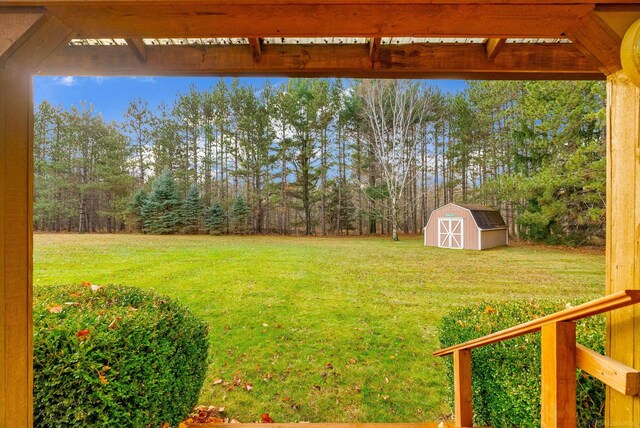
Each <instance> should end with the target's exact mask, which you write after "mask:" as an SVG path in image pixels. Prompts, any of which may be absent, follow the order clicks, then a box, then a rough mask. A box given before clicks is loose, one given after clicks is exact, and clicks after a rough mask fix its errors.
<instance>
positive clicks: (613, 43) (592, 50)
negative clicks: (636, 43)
mask: <svg viewBox="0 0 640 428" xmlns="http://www.w3.org/2000/svg"><path fill="white" fill-rule="evenodd" d="M566 35H567V37H568V38H569V39H570V40H571V42H572V43H573V44H574V45H575V47H576V48H577V49H578V50H580V52H582V53H583V54H584V55H585V56H587V57H588V58H590V59H591V60H592V61H593V62H594V64H597V65H598V68H599V69H600V71H602V72H603V73H604V74H606V75H609V74H612V73H615V72H616V71H619V70H620V69H622V65H621V64H620V44H621V43H622V40H621V38H620V36H619V35H618V34H617V33H616V32H615V31H614V30H613V29H612V28H611V27H609V26H608V25H607V24H606V22H604V20H602V18H600V17H599V16H598V15H597V14H596V13H595V12H591V13H589V14H588V15H586V16H584V17H582V18H580V19H578V21H576V23H575V24H573V25H572V26H571V27H569V28H568V29H567V31H566Z"/></svg>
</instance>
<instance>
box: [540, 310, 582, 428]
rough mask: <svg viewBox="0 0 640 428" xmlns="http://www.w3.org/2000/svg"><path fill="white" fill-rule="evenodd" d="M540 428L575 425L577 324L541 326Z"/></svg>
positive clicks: (573, 426) (563, 323) (566, 322)
mask: <svg viewBox="0 0 640 428" xmlns="http://www.w3.org/2000/svg"><path fill="white" fill-rule="evenodd" d="M540 401H541V406H542V417H541V420H540V421H541V426H542V427H543V428H552V427H553V428H575V426H576V325H575V323H574V322H570V321H564V322H556V323H553V324H547V325H545V326H544V327H542V394H541V398H540Z"/></svg>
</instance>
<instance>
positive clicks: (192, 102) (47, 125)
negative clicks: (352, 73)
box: [34, 79, 606, 244]
mask: <svg viewBox="0 0 640 428" xmlns="http://www.w3.org/2000/svg"><path fill="white" fill-rule="evenodd" d="M604 104H605V94H604V86H603V85H602V84H601V83H600V82H489V81H473V82H468V83H467V86H466V88H465V89H464V90H463V91H462V92H460V93H455V94H451V93H447V92H442V91H441V90H439V89H438V88H436V87H432V86H429V85H428V84H426V82H422V81H375V80H374V81H369V80H364V81H360V80H354V81H344V80H337V79H290V80H287V81H286V82H285V83H283V84H281V85H279V86H274V85H272V84H270V83H268V82H267V83H265V84H264V85H262V86H261V87H254V86H251V85H244V84H242V83H241V82H240V81H239V80H234V81H232V82H231V83H228V82H227V81H225V80H222V79H220V80H218V81H217V82H216V83H215V85H214V86H213V87H211V88H210V89H208V90H198V89H197V88H196V87H195V86H192V87H191V88H190V89H189V91H187V92H185V93H179V94H177V95H176V97H175V98H174V99H173V100H170V101H169V100H167V101H166V102H162V103H160V105H158V106H157V107H155V108H152V107H151V106H150V105H149V103H148V102H147V101H146V100H144V99H134V100H131V102H130V104H129V106H128V109H127V111H126V112H123V116H122V119H121V120H119V121H114V122H109V123H107V122H105V121H104V120H103V118H102V117H101V115H100V114H99V113H98V112H97V111H95V109H93V107H92V106H91V105H89V104H81V105H79V106H72V107H70V108H68V109H66V108H63V107H61V106H53V105H51V104H50V103H49V102H47V101H43V102H42V103H41V104H40V105H38V106H37V108H36V111H35V128H34V129H35V136H34V137H35V138H34V162H35V164H34V171H35V205H34V222H35V228H36V230H42V231H78V232H124V231H135V232H140V231H142V232H146V233H208V232H212V233H258V234H259V233H278V234H299V235H312V234H315V235H322V236H324V235H329V234H333V235H346V234H359V235H362V234H393V235H394V236H397V233H398V231H400V232H403V233H420V232H421V229H422V227H423V226H424V225H425V224H426V222H427V220H428V217H429V215H430V213H431V211H432V210H433V209H434V208H437V207H439V206H442V205H444V204H446V203H449V202H466V203H471V202H473V203H482V204H485V205H490V206H494V207H496V208H499V209H500V210H501V211H502V213H503V215H504V217H505V220H506V221H507V224H508V225H509V229H510V234H511V235H512V236H513V237H514V238H524V239H531V240H540V241H546V242H552V243H568V244H585V243H598V242H600V241H601V240H602V238H603V236H604V221H605V199H606V198H605V148H604V127H605V115H604Z"/></svg>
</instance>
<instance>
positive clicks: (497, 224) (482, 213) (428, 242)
mask: <svg viewBox="0 0 640 428" xmlns="http://www.w3.org/2000/svg"><path fill="white" fill-rule="evenodd" d="M508 241H509V231H508V229H507V224H506V223H505V222H504V219H503V218H502V215H501V214H500V211H498V210H496V209H495V208H490V207H486V206H484V205H474V204H454V203H451V204H447V205H445V206H442V207H440V208H438V209H436V210H434V211H433V212H432V213H431V215H430V216H429V221H428V222H427V225H426V226H425V227H424V245H425V247H427V246H429V247H441V248H454V249H466V250H486V249H487V248H493V247H501V246H504V245H507V243H508Z"/></svg>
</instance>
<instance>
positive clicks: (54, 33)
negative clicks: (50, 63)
mask: <svg viewBox="0 0 640 428" xmlns="http://www.w3.org/2000/svg"><path fill="white" fill-rule="evenodd" d="M34 26H35V27H37V28H36V29H35V30H34V31H33V32H29V37H28V39H27V40H25V41H24V43H22V44H21V45H20V47H19V48H17V49H15V50H11V55H10V56H9V57H8V58H6V59H5V61H4V64H3V65H4V68H5V69H7V70H13V71H14V72H16V73H21V74H24V73H25V72H27V73H29V74H34V73H35V72H36V71H37V69H38V67H39V66H40V64H41V63H42V62H43V61H44V60H45V59H46V58H47V57H48V56H49V55H50V54H51V53H52V52H53V51H55V50H56V49H58V48H59V47H61V46H63V45H66V43H67V42H68V41H69V40H70V39H71V37H72V35H73V30H71V28H69V27H67V26H66V25H65V24H64V23H62V22H61V21H60V20H58V19H56V18H55V17H52V16H45V17H44V18H43V20H40V21H38V22H37V23H36V24H34Z"/></svg>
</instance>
